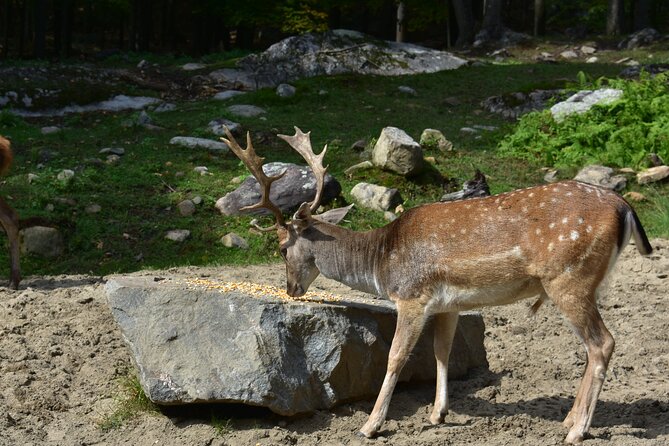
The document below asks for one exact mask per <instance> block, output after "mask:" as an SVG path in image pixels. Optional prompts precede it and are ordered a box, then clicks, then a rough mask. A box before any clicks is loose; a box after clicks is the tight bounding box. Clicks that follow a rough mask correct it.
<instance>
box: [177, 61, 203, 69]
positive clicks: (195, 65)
mask: <svg viewBox="0 0 669 446" xmlns="http://www.w3.org/2000/svg"><path fill="white" fill-rule="evenodd" d="M203 68H207V66H206V65H205V64H203V63H197V62H189V63H187V64H183V65H182V66H181V69H182V70H184V71H195V70H201V69H203Z"/></svg>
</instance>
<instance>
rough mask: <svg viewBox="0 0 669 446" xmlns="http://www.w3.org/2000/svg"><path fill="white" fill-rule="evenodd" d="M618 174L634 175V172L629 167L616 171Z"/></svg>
mask: <svg viewBox="0 0 669 446" xmlns="http://www.w3.org/2000/svg"><path fill="white" fill-rule="evenodd" d="M618 172H620V173H629V174H632V173H636V171H635V170H634V169H632V168H631V167H623V168H622V169H618Z"/></svg>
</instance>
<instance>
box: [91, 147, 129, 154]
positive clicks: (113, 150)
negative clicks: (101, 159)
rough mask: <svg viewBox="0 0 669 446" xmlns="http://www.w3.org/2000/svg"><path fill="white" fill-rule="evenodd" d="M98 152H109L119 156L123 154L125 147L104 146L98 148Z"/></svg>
mask: <svg viewBox="0 0 669 446" xmlns="http://www.w3.org/2000/svg"><path fill="white" fill-rule="evenodd" d="M98 153H100V154H101V155H105V154H111V155H118V156H121V155H124V154H125V149H124V148H123V147H105V148H104V149H100V151H99V152H98Z"/></svg>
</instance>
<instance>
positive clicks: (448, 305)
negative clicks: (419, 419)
mask: <svg viewBox="0 0 669 446" xmlns="http://www.w3.org/2000/svg"><path fill="white" fill-rule="evenodd" d="M295 131H296V132H295V135H294V136H286V135H278V136H279V137H280V138H282V139H283V140H285V141H286V142H288V144H289V145H290V146H292V147H293V148H294V149H295V150H296V151H297V152H298V153H299V154H300V155H302V157H303V158H304V159H305V160H306V161H307V163H308V165H309V166H310V167H311V169H312V170H313V172H314V175H315V176H316V179H317V192H316V197H315V199H314V201H313V202H311V203H303V204H302V205H301V206H300V207H299V209H298V210H297V212H295V214H294V216H293V218H292V220H290V221H286V220H284V217H283V215H282V213H281V210H280V209H279V208H278V207H277V206H276V205H275V204H274V203H272V202H271V201H270V199H269V192H270V188H271V185H272V183H273V182H274V181H276V180H278V179H279V178H280V177H281V175H277V176H269V177H268V176H267V175H265V173H264V172H263V169H262V163H263V158H261V157H259V156H258V155H257V154H256V152H255V150H254V148H253V146H252V143H251V137H250V135H249V134H247V148H246V149H243V148H242V147H241V146H240V145H239V144H238V143H237V142H236V141H235V139H234V137H233V136H232V135H231V134H230V132H227V137H228V138H227V139H225V138H224V139H223V140H224V141H225V142H226V143H227V144H228V145H229V147H230V148H231V149H232V151H233V152H234V153H235V154H236V155H237V156H238V157H239V158H240V159H241V160H242V161H243V162H244V164H245V165H246V166H247V168H248V169H249V170H250V171H251V173H252V174H253V175H254V176H255V178H256V179H257V180H258V182H259V183H260V185H261V188H262V198H261V200H260V202H259V203H256V204H255V205H253V206H249V207H248V208H247V209H260V208H265V209H267V210H269V211H270V212H271V213H272V214H273V215H274V217H275V220H276V223H275V224H274V225H273V226H272V227H270V228H262V229H265V230H272V229H275V230H276V232H277V234H278V238H279V248H280V252H281V256H282V257H283V259H284V261H285V264H286V275H287V292H288V294H289V295H291V296H301V295H303V294H304V293H305V292H306V291H307V288H309V285H310V284H311V283H312V282H313V280H314V279H315V278H316V277H317V276H318V274H319V273H320V274H323V275H324V276H326V277H329V278H331V279H334V280H337V281H339V282H342V283H344V284H346V285H348V286H350V287H351V288H354V289H357V290H362V291H366V292H369V293H372V294H376V295H379V296H382V297H386V298H389V299H390V300H392V301H393V302H394V303H395V304H396V307H397V326H396V329H395V335H394V338H393V341H392V345H391V349H390V354H389V357H388V368H387V372H386V375H385V379H384V381H383V384H382V386H381V390H380V393H379V395H378V398H377V400H376V404H375V405H374V408H373V410H372V413H371V415H370V416H369V419H368V421H367V422H366V423H365V424H364V426H362V428H361V430H360V433H361V434H362V435H364V436H365V437H373V436H374V435H375V434H377V432H378V431H379V428H380V427H381V425H382V423H383V422H384V420H385V418H386V414H387V412H388V406H389V404H390V398H391V395H392V393H393V390H394V388H395V384H396V383H397V379H398V376H399V374H400V372H401V370H402V367H403V366H404V364H405V363H406V362H407V360H408V359H409V357H410V354H411V351H412V349H413V347H414V345H415V344H416V340H417V339H418V337H419V335H420V333H421V331H422V330H423V326H424V325H425V322H426V320H427V319H428V318H430V317H432V318H434V322H435V327H434V328H435V331H434V353H435V357H436V360H437V386H436V387H437V388H436V397H435V401H434V408H433V410H432V414H431V415H430V422H431V423H433V424H438V423H442V422H443V421H444V417H445V416H446V414H447V412H448V393H447V371H448V369H447V366H448V357H449V354H450V351H451V345H452V342H453V336H454V333H455V328H456V324H457V321H458V312H460V311H463V310H471V309H474V308H480V307H485V306H492V305H502V304H510V303H512V302H516V301H518V300H519V299H523V298H528V297H533V296H538V300H537V302H536V303H535V304H534V305H533V307H532V309H533V310H534V311H536V310H537V309H538V308H539V306H540V305H541V303H542V302H543V301H544V300H545V299H550V300H552V301H553V302H554V303H555V306H556V307H557V308H558V309H559V311H560V312H561V313H562V314H563V315H564V317H565V318H566V319H567V321H568V322H569V323H570V325H571V326H572V328H573V329H574V331H575V332H576V335H577V336H578V337H579V338H580V339H581V340H582V342H583V343H584V344H585V350H586V354H587V365H586V368H585V373H584V375H583V378H582V381H581V384H580V387H579V389H578V392H577V394H576V398H575V400H574V404H573V407H572V408H571V410H570V412H569V413H568V414H567V416H566V418H565V420H564V425H565V426H566V427H567V428H568V429H569V433H568V435H567V437H566V439H565V441H566V442H568V443H580V442H582V441H583V438H584V435H585V434H586V433H587V432H588V429H589V427H590V423H591V421H592V417H593V413H594V410H595V404H596V402H597V398H598V395H599V392H600V390H601V388H602V384H603V382H604V379H605V375H606V369H607V366H608V363H609V360H610V358H611V354H612V353H613V347H614V340H613V337H612V336H611V334H610V333H609V331H608V330H607V329H606V327H605V326H604V322H603V321H602V318H601V317H600V314H599V311H598V310H597V306H596V295H597V291H598V288H599V286H600V284H601V283H602V280H603V279H604V277H605V276H606V274H607V273H608V272H609V271H610V270H611V268H612V267H613V265H614V263H615V260H616V258H617V256H618V254H619V253H620V251H621V250H622V249H623V247H624V246H625V245H626V244H627V242H628V241H629V239H630V237H633V238H634V241H635V242H636V247H637V249H638V250H639V251H640V252H641V254H644V255H647V254H650V252H651V251H652V248H651V246H650V244H649V242H648V238H647V237H646V234H645V232H644V230H643V228H642V226H641V224H640V222H639V219H638V218H637V216H636V214H635V212H634V210H633V209H632V208H631V207H630V206H629V204H628V203H627V202H626V201H625V200H623V199H622V198H621V197H620V196H619V195H618V194H616V193H614V192H612V191H609V190H605V189H602V188H599V187H595V186H592V185H589V184H585V183H581V182H577V181H563V182H558V183H554V184H550V185H543V186H537V187H531V188H527V189H521V190H515V191H512V192H508V193H503V194H499V195H494V196H489V197H481V198H472V199H469V200H462V201H455V202H449V203H432V204H425V205H422V206H418V207H416V208H413V209H410V210H408V211H407V212H405V213H404V214H402V215H401V216H400V217H399V218H397V219H396V220H395V221H393V222H392V223H390V224H388V225H386V226H384V227H381V228H378V229H374V230H371V231H367V232H356V231H352V230H349V229H345V228H342V227H340V226H337V223H338V222H339V221H340V220H341V219H342V218H343V217H344V216H345V215H346V212H347V211H348V209H349V208H340V209H334V210H331V211H328V212H325V213H323V214H320V215H314V212H315V210H316V209H317V208H318V206H319V201H320V197H321V192H322V186H323V181H324V175H325V172H326V168H324V167H323V157H324V155H325V151H326V149H327V146H325V148H324V149H323V151H322V152H321V154H320V155H315V154H314V152H313V149H312V148H311V142H310V137H309V133H306V134H305V133H303V132H302V131H301V130H300V129H298V128H297V127H296V128H295Z"/></svg>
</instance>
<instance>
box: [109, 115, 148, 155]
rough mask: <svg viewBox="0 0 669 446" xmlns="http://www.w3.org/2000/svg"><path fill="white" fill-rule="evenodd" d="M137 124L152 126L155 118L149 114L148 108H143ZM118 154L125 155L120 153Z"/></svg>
mask: <svg viewBox="0 0 669 446" xmlns="http://www.w3.org/2000/svg"><path fill="white" fill-rule="evenodd" d="M137 124H138V125H144V126H152V125H153V120H152V119H151V117H150V116H149V114H148V113H147V112H146V110H142V111H141V113H140V114H139V116H138V117H137ZM117 155H123V154H122V153H121V154H118V153H117Z"/></svg>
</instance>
